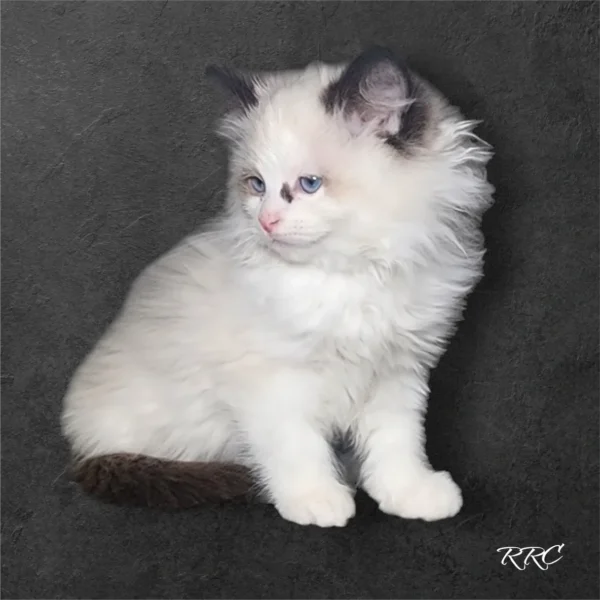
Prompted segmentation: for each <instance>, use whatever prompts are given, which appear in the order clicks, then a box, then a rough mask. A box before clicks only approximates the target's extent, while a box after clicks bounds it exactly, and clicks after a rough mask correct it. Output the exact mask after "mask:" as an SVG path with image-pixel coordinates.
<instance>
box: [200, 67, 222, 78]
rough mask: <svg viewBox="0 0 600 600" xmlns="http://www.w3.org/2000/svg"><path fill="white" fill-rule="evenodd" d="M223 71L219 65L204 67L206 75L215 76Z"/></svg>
mask: <svg viewBox="0 0 600 600" xmlns="http://www.w3.org/2000/svg"><path fill="white" fill-rule="evenodd" d="M220 72H221V69H219V67H217V65H207V67H206V68H205V69H204V77H214V76H215V75H218V74H219V73H220Z"/></svg>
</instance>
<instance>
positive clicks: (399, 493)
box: [376, 470, 463, 521]
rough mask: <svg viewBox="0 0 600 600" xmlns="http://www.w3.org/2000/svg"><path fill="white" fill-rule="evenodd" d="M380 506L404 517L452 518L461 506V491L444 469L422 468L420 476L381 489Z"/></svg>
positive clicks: (427, 519)
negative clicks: (383, 489) (430, 469)
mask: <svg viewBox="0 0 600 600" xmlns="http://www.w3.org/2000/svg"><path fill="white" fill-rule="evenodd" d="M377 495H378V497H377V498H376V500H378V501H379V508H380V509H381V510H382V511H383V512H385V513H388V514H390V515H395V516H398V517H402V518H404V519H423V520H424V521H438V520H439V519H447V518H448V517H454V516H455V515H456V514H457V513H458V512H459V511H460V509H461V508H462V503H463V501H462V494H461V491H460V488H459V487H458V486H457V485H456V483H454V481H453V480H452V477H451V476H450V473H448V472H447V471H429V470H423V471H422V472H421V473H420V474H419V475H417V476H415V477H413V478H411V479H410V480H408V481H405V482H403V484H402V485H392V486H389V488H388V489H387V490H385V491H380V492H379V493H378V494H377Z"/></svg>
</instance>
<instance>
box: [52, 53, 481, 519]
mask: <svg viewBox="0 0 600 600" xmlns="http://www.w3.org/2000/svg"><path fill="white" fill-rule="evenodd" d="M340 72H341V67H333V66H326V65H322V64H317V65H311V66H310V67H309V68H307V69H306V70H305V71H297V72H294V73H287V74H279V75H277V76H271V77H270V78H266V79H263V80H262V81H261V86H262V87H261V88H260V102H259V105H258V107H257V108H255V109H253V110H252V111H250V112H249V113H247V114H244V113H239V114H235V115H229V116H228V117H227V118H226V120H225V122H224V124H223V127H222V133H223V134H224V135H225V136H226V137H228V138H229V139H230V140H231V151H232V157H231V165H230V184H229V194H228V199H227V208H226V211H225V214H224V216H223V217H222V218H221V219H220V220H218V221H216V222H214V223H212V224H211V225H210V226H209V227H207V228H206V230H205V231H203V232H201V233H199V234H197V235H193V236H191V237H189V238H188V239H186V240H184V241H183V242H182V243H181V244H180V245H178V246H177V247H176V248H175V249H173V250H172V251H171V252H169V253H167V254H166V255H165V256H164V257H162V258H161V259H159V260H158V261H157V262H156V263H154V264H152V265H151V266H150V267H148V268H147V269H146V270H145V272H144V273H143V274H142V275H141V276H140V277H139V278H138V280H137V281H136V282H135V284H134V285H133V287H132V290H131V292H130V294H129V296H128V299H127V301H126V303H125V305H124V307H123V309H122V311H121V313H120V315H119V316H118V318H117V319H116V320H115V322H114V323H113V324H112V326H111V327H110V328H109V330H108V331H107V332H106V334H105V335H104V336H103V338H102V339H101V341H100V342H99V343H98V345H97V346H96V347H95V349H94V350H93V351H92V352H91V354H90V355H89V357H88V358H87V359H86V360H85V361H84V363H83V364H82V365H81V367H80V368H79V369H78V370H77V372H76V374H75V377H74V378H73V381H72V383H71V385H70V388H69V390H68V393H67V396H66V399H65V410H64V416H63V426H64V431H65V433H66V435H67V436H68V438H69V440H70V441H71V443H72V446H73V449H74V452H75V453H77V454H78V455H81V456H85V457H90V456H95V455H101V454H107V453H115V452H132V453H140V454H145V455H150V456H155V457H162V458H168V459H180V460H184V461H208V460H228V461H229V460H231V461H238V462H241V463H244V464H247V465H249V466H251V467H252V468H255V469H256V471H257V474H258V476H259V477H260V478H261V480H262V482H263V483H264V485H265V486H266V490H267V491H268V493H269V495H270V497H271V499H272V501H273V502H274V504H275V505H276V507H277V508H278V510H279V512H280V513H281V515H282V516H283V517H285V518H286V519H289V520H292V521H295V522H298V523H302V524H309V523H312V524H316V525H321V526H332V525H337V526H341V525H344V524H345V523H346V522H347V520H348V519H349V518H350V517H352V515H353V514H354V501H353V494H352V491H351V490H350V489H349V487H348V486H347V485H346V484H345V482H344V481H342V480H340V475H339V473H338V470H337V468H336V465H335V461H334V460H333V455H332V450H331V448H330V444H329V442H330V441H331V439H332V437H333V436H334V435H335V433H336V432H350V433H351V434H352V436H353V439H354V441H355V445H356V448H357V451H358V454H359V456H360V457H361V461H362V466H361V470H360V481H361V485H362V486H363V487H364V488H365V489H366V491H367V492H368V493H369V494H370V495H371V496H372V497H373V498H374V499H375V500H376V501H378V502H379V504H380V507H381V509H382V510H383V511H386V512H388V513H391V514H395V515H398V516H401V517H407V518H423V519H427V520H434V519H438V518H444V517H448V516H452V515H454V514H456V512H458V510H459V509H460V506H461V503H462V500H461V494H460V490H459V489H458V487H457V486H456V485H455V483H454V482H453V481H452V479H451V477H450V476H449V475H448V474H447V473H436V472H434V471H433V470H432V469H431V467H430V465H429V463H428V461H427V458H426V456H425V452H424V434H423V425H422V422H423V416H424V411H425V408H426V402H427V396H428V377H429V371H430V369H431V368H432V367H433V366H435V364H436V363H437V361H438V359H439V357H440V355H441V354H442V352H443V350H444V347H445V344H446V342H447V340H448V338H449V336H450V335H451V333H452V330H453V327H454V326H455V324H456V323H457V321H458V320H459V319H460V317H461V313H462V309H463V303H464V299H465V297H466V295H467V294H468V292H469V291H470V290H471V289H472V288H473V286H474V285H475V284H476V282H477V281H478V279H479V278H480V276H481V272H482V259H483V241H482V236H481V234H480V232H479V222H480V217H481V215H482V213H483V212H484V210H485V209H486V208H487V207H488V206H489V204H490V202H491V194H492V188H491V186H490V185H489V183H488V182H487V181H486V175H485V164H486V163H487V161H488V160H489V158H490V156H491V154H490V150H489V147H488V146H487V145H485V144H484V143H483V142H481V140H479V138H477V136H475V134H474V133H473V128H474V126H475V123H474V122H471V121H466V120H464V119H463V118H462V117H461V116H460V114H459V113H458V112H457V111H456V110H455V109H452V108H451V107H449V106H448V105H447V103H446V102H445V101H444V100H443V99H442V98H441V96H440V95H439V94H438V93H437V92H435V90H433V89H432V88H429V87H428V88H427V89H428V90H429V92H428V93H429V94H430V102H431V111H430V115H431V119H432V121H433V122H432V123H431V124H430V128H429V133H428V136H427V140H426V143H424V144H423V147H422V148H418V149H416V150H415V152H412V153H408V154H406V155H400V154H399V153H398V152H396V151H395V150H393V149H391V148H390V147H389V146H386V145H385V144H383V143H382V142H381V140H379V139H378V138H377V137H376V136H375V135H373V133H372V132H371V131H368V130H367V131H365V132H362V133H360V132H359V133H358V134H357V132H356V131H355V130H353V128H352V127H351V126H350V127H349V126H348V123H347V122H346V121H345V118H344V116H343V115H341V114H334V115H329V114H326V112H325V111H324V110H323V107H322V105H321V100H320V94H321V93H322V90H323V87H324V85H325V84H326V83H327V82H329V81H332V80H333V79H334V78H335V77H337V76H338V75H339V74H340ZM406 100H407V101H410V99H406ZM254 173H256V174H260V176H261V177H262V178H263V179H264V180H265V182H266V184H267V193H266V194H265V198H264V199H263V200H261V199H259V198H257V197H255V196H252V195H250V194H249V193H248V192H247V188H246V187H244V185H243V184H242V182H241V179H243V177H244V176H245V175H246V174H254ZM306 174H314V175H319V176H323V179H324V185H323V187H322V188H321V189H320V190H319V191H318V192H317V193H316V194H314V195H313V196H308V195H307V196H304V197H303V196H301V197H298V198H296V199H295V200H294V202H292V203H286V202H285V201H284V200H283V199H282V198H281V197H280V195H279V190H280V188H281V186H282V184H283V183H286V182H289V183H290V184H291V183H292V182H294V181H295V180H296V179H297V178H298V177H299V176H300V175H306ZM261 211H275V212H277V213H278V214H280V215H281V216H282V218H281V223H280V226H279V227H278V229H277V230H276V232H275V234H274V240H269V239H268V238H267V236H266V235H265V234H264V232H263V231H262V230H261V228H260V227H259V226H258V222H257V216H258V214H259V213H260V212H261Z"/></svg>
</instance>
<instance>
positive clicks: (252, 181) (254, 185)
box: [246, 176, 267, 196]
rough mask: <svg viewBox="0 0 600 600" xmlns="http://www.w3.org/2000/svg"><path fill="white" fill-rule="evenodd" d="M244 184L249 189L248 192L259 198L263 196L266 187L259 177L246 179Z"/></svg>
mask: <svg viewBox="0 0 600 600" xmlns="http://www.w3.org/2000/svg"><path fill="white" fill-rule="evenodd" d="M246 183H247V184H248V186H249V187H250V190H251V191H252V192H253V193H255V194H258V195H259V196H261V195H262V194H264V193H265V191H266V189H267V185H266V184H265V182H264V181H263V180H262V179H261V178H260V177H255V176H253V177H248V178H247V179H246Z"/></svg>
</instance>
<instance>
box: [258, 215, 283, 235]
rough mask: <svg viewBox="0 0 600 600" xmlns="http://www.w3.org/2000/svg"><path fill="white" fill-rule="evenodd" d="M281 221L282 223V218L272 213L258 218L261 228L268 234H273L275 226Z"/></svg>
mask: <svg viewBox="0 0 600 600" xmlns="http://www.w3.org/2000/svg"><path fill="white" fill-rule="evenodd" d="M279 221H281V219H280V217H278V216H277V215H274V214H272V213H267V214H264V215H261V216H260V217H258V222H259V223H260V226H261V227H262V228H263V229H264V230H265V231H266V232H267V233H271V232H272V231H273V230H274V229H275V226H276V225H277V223H279Z"/></svg>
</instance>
